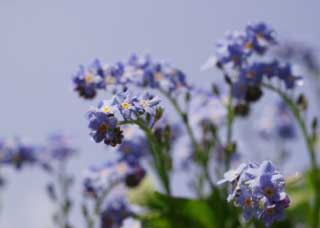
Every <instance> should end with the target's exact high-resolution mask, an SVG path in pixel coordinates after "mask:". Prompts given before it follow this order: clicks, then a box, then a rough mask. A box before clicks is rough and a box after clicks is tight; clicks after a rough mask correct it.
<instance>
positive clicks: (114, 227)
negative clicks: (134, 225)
mask: <svg viewBox="0 0 320 228" xmlns="http://www.w3.org/2000/svg"><path fill="white" fill-rule="evenodd" d="M130 216H132V212H131V210H130V208H129V206H128V204H127V202H126V201H124V200H123V199H122V198H119V199H114V200H112V201H111V202H108V203H107V205H106V206H105V208H104V210H103V212H102V213H101V215H100V221H101V226H100V227H101V228H120V227H121V226H122V224H123V222H124V220H125V219H127V218H128V217H130Z"/></svg>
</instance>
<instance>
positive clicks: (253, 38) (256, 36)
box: [246, 22, 276, 54]
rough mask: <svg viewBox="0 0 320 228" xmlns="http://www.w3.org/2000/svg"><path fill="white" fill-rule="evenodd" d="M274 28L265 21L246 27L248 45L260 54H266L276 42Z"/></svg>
mask: <svg viewBox="0 0 320 228" xmlns="http://www.w3.org/2000/svg"><path fill="white" fill-rule="evenodd" d="M275 43H276V39H275V36H274V30H273V29H272V28H271V27H270V26H269V25H267V24H266V23H264V22H258V23H251V24H248V25H247V27H246V47H247V48H248V49H252V50H254V51H255V52H257V53H258V54H264V53H265V52H266V50H267V48H268V47H269V46H270V45H271V44H275Z"/></svg>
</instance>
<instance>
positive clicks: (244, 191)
mask: <svg viewBox="0 0 320 228" xmlns="http://www.w3.org/2000/svg"><path fill="white" fill-rule="evenodd" d="M225 182H229V183H231V185H232V188H231V193H230V194H229V196H228V201H234V202H235V203H236V205H238V206H239V207H241V208H242V209H243V216H244V218H245V219H246V220H248V219H250V218H251V217H256V218H258V219H261V220H262V221H263V222H264V224H265V225H266V226H271V225H272V223H273V222H274V221H279V220H282V219H283V217H284V210H285V209H286V208H287V207H289V204H290V199H289V197H288V195H287V194H286V192H285V189H284V187H285V181H284V178H283V176H282V175H281V174H280V173H279V172H278V171H277V170H276V169H275V167H274V165H273V164H272V162H271V161H264V162H263V163H262V164H260V165H259V164H257V163H249V164H241V165H240V166H239V167H238V168H237V169H235V170H230V171H228V172H226V173H225V174H224V179H222V180H221V181H219V184H221V183H225Z"/></svg>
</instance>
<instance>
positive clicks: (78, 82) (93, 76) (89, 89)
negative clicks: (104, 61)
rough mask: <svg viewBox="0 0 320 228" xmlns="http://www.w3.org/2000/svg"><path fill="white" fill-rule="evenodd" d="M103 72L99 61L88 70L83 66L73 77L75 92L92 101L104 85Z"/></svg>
mask: <svg viewBox="0 0 320 228" xmlns="http://www.w3.org/2000/svg"><path fill="white" fill-rule="evenodd" d="M103 74H104V73H103V70H102V67H101V63H100V61H99V60H95V61H94V62H93V64H92V66H91V67H89V69H88V70H86V69H85V67H84V66H83V65H81V66H80V67H79V70H78V72H77V73H76V74H75V75H74V77H73V83H74V86H75V87H74V90H76V91H77V92H78V93H79V95H80V96H81V97H83V98H85V99H92V98H94V97H95V96H96V93H97V92H96V91H97V89H101V88H102V87H103V85H102V84H101V83H102V82H103V76H104V75H103Z"/></svg>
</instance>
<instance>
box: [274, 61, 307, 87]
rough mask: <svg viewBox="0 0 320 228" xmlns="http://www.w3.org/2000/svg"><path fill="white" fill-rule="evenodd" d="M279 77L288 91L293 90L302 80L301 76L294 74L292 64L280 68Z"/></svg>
mask: <svg viewBox="0 0 320 228" xmlns="http://www.w3.org/2000/svg"><path fill="white" fill-rule="evenodd" d="M278 77H279V78H280V79H281V80H283V81H284V83H285V85H286V88H287V89H293V88H294V87H295V86H296V84H297V83H298V82H299V81H301V79H302V77H301V76H296V75H294V74H293V72H292V69H291V65H290V64H286V65H285V66H281V67H279V70H278Z"/></svg>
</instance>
